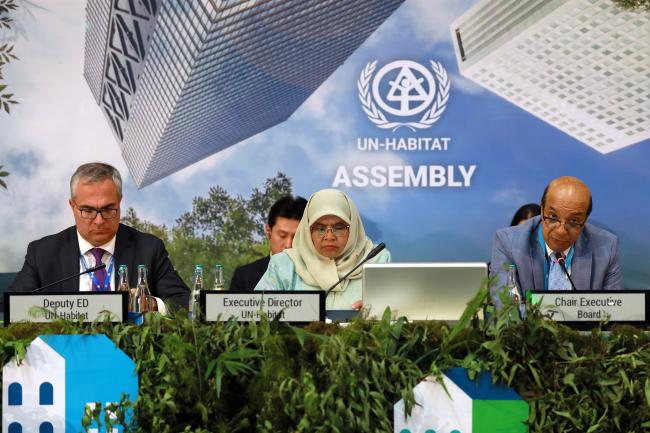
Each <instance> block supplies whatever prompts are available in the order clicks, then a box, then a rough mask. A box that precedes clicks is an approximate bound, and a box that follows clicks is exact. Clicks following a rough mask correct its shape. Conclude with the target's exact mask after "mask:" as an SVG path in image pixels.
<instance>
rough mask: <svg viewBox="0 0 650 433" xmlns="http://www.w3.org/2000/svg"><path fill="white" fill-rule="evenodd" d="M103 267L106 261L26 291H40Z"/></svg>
mask: <svg viewBox="0 0 650 433" xmlns="http://www.w3.org/2000/svg"><path fill="white" fill-rule="evenodd" d="M105 267H106V263H102V264H101V265H97V266H95V267H93V268H89V269H86V270H85V271H83V272H80V273H78V274H73V275H69V276H67V277H65V278H63V279H60V280H59V281H55V282H53V283H50V284H46V285H44V286H41V287H38V288H36V289H34V290H29V291H28V293H35V292H40V291H41V290H43V289H47V288H48V287H52V286H55V285H57V284H59V283H63V282H65V281H68V280H71V279H73V278H77V277H80V276H82V275H84V274H89V273H91V272H95V271H98V270H100V269H104V268H105Z"/></svg>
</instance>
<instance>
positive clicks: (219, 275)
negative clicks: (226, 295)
mask: <svg viewBox="0 0 650 433" xmlns="http://www.w3.org/2000/svg"><path fill="white" fill-rule="evenodd" d="M212 289H213V290H226V288H225V287H224V286H223V266H221V265H220V264H216V265H214V287H213V288H212Z"/></svg>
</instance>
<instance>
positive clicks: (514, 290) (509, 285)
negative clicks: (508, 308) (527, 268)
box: [506, 265, 526, 317]
mask: <svg viewBox="0 0 650 433" xmlns="http://www.w3.org/2000/svg"><path fill="white" fill-rule="evenodd" d="M507 270H508V275H507V277H506V289H507V290H508V294H509V295H510V298H512V302H513V303H514V304H515V306H516V307H517V309H518V310H519V316H520V317H524V316H525V314H526V303H525V302H524V300H523V299H522V297H521V291H520V290H519V286H518V284H517V266H515V265H508V268H507Z"/></svg>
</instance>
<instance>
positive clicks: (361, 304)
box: [352, 299, 363, 310]
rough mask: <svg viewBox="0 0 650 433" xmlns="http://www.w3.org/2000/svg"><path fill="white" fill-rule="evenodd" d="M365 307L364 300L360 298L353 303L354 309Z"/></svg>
mask: <svg viewBox="0 0 650 433" xmlns="http://www.w3.org/2000/svg"><path fill="white" fill-rule="evenodd" d="M362 308H363V300H361V299H359V300H358V301H357V302H355V303H354V304H352V309H353V310H360V309H362Z"/></svg>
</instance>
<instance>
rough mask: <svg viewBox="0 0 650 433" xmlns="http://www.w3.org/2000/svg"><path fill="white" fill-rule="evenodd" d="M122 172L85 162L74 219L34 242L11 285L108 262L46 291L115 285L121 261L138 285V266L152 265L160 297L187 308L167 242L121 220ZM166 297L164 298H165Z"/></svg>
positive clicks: (78, 175) (20, 286) (75, 181)
mask: <svg viewBox="0 0 650 433" xmlns="http://www.w3.org/2000/svg"><path fill="white" fill-rule="evenodd" d="M121 201H122V178H121V176H120V173H119V171H117V169H115V168H114V167H112V166H110V165H108V164H103V163H89V164H83V165H81V166H80V167H79V168H77V170H76V171H75V173H74V174H73V175H72V178H71V179H70V200H69V204H70V208H71V210H72V214H73V216H74V220H75V225H74V226H73V227H69V228H67V229H65V230H64V231H62V232H60V233H57V234H54V235H51V236H46V237H44V238H42V239H40V240H37V241H34V242H31V243H30V244H29V246H28V247H27V254H26V256H25V263H24V265H23V268H22V270H21V271H20V272H19V273H18V275H17V276H16V279H15V281H14V282H13V284H12V285H11V286H10V287H9V289H8V290H9V291H32V290H34V289H36V288H39V287H41V286H44V285H47V284H49V283H52V282H55V281H58V280H60V279H63V278H65V277H67V276H70V275H74V274H75V273H80V272H82V271H84V270H86V269H89V268H92V267H95V266H97V265H100V264H101V263H104V264H105V265H106V267H105V268H104V269H100V270H97V271H95V272H92V273H89V274H84V275H82V276H80V277H78V278H75V279H72V280H69V281H67V282H64V283H61V284H57V285H55V286H52V287H49V288H47V289H46V291H47V292H60V291H74V290H79V291H111V290H115V288H116V281H117V279H116V274H117V270H118V268H119V266H120V265H127V266H128V271H129V280H130V281H129V283H130V286H131V287H136V280H137V266H138V265H145V266H146V267H147V270H148V272H147V280H148V281H147V282H148V285H149V289H150V290H151V292H152V295H153V296H154V297H155V300H156V302H152V304H153V305H152V307H153V309H156V310H158V311H160V312H163V313H164V312H165V311H166V305H165V303H167V304H173V305H175V306H177V307H185V308H187V305H188V302H189V289H188V288H187V286H186V285H185V283H184V282H183V280H181V278H180V276H179V275H178V273H177V272H176V271H175V270H174V267H173V266H172V264H171V262H170V260H169V257H168V255H167V251H166V250H165V246H164V245H163V242H162V241H161V240H160V239H158V238H156V237H155V236H153V235H150V234H145V233H141V232H139V231H137V230H135V229H133V228H131V227H128V226H125V225H123V224H120V202H121ZM163 300H164V302H163Z"/></svg>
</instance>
